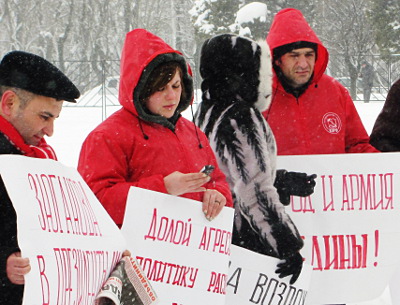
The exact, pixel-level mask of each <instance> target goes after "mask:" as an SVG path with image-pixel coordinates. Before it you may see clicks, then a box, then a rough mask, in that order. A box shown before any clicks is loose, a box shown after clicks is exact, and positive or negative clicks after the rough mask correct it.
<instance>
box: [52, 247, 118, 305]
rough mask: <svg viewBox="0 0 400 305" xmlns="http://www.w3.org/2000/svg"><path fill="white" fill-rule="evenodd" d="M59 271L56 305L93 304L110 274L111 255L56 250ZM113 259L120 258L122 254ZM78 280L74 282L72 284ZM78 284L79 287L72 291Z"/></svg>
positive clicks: (102, 252)
mask: <svg viewBox="0 0 400 305" xmlns="http://www.w3.org/2000/svg"><path fill="white" fill-rule="evenodd" d="M54 255H55V258H56V262H57V270H58V295H57V302H56V304H57V305H70V304H73V303H74V302H75V301H73V300H79V304H93V303H94V299H95V297H96V295H97V292H98V291H99V289H100V287H101V285H102V284H103V283H104V282H105V281H106V276H107V274H108V272H109V270H108V269H109V266H110V265H109V259H108V258H109V253H108V252H107V251H89V250H86V251H85V250H81V249H70V248H54ZM113 256H116V257H119V258H120V257H121V253H120V252H113ZM73 279H75V282H74V281H73ZM73 283H75V285H76V286H74V287H72V284H73Z"/></svg>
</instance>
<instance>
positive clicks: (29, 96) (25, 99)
mask: <svg viewBox="0 0 400 305" xmlns="http://www.w3.org/2000/svg"><path fill="white" fill-rule="evenodd" d="M7 90H10V91H12V92H14V93H15V94H16V95H17V96H18V98H19V100H20V106H19V107H20V108H21V109H24V108H25V107H26V106H27V105H28V103H29V102H30V101H31V100H33V98H34V97H35V95H36V94H34V93H32V92H29V91H26V90H24V89H20V88H15V87H9V86H2V85H0V99H1V98H2V97H3V94H4V92H6V91H7Z"/></svg>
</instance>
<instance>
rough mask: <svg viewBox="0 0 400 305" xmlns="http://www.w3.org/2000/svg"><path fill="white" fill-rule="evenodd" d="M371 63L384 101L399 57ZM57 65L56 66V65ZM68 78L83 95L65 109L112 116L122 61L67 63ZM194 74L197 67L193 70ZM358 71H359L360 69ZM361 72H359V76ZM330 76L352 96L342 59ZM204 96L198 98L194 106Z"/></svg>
mask: <svg viewBox="0 0 400 305" xmlns="http://www.w3.org/2000/svg"><path fill="white" fill-rule="evenodd" d="M361 57H362V58H363V60H365V61H368V62H369V63H370V64H371V65H372V66H373V67H374V71H375V77H374V85H373V88H372V92H371V99H370V100H371V101H384V100H385V99H386V95H387V92H388V90H389V89H390V87H391V85H392V84H393V83H394V82H395V81H396V80H397V79H399V78H400V55H392V56H390V57H388V58H385V59H382V57H380V56H370V55H369V56H361ZM56 64H57V63H56ZM64 65H65V67H66V74H67V75H68V77H70V78H71V80H72V81H73V82H74V83H75V84H76V85H77V86H78V88H79V89H80V91H81V93H82V95H81V97H80V98H79V101H78V103H77V104H72V103H65V107H102V109H103V111H102V113H103V114H102V117H103V119H104V118H106V117H107V113H112V112H113V111H112V110H113V109H115V107H120V104H119V102H118V84H119V60H110V61H98V62H93V61H71V62H66V63H65V64H64ZM192 68H193V70H194V67H192ZM358 68H359V67H358ZM359 72H360V71H357V73H358V74H359ZM327 73H328V74H330V75H332V76H333V77H334V78H336V79H338V80H339V81H340V82H341V83H342V84H343V85H344V86H345V87H346V88H347V89H348V90H349V92H352V81H351V77H350V72H349V71H348V68H347V67H346V65H345V60H344V58H343V56H338V55H336V56H332V55H331V56H330V63H329V67H328V71H327ZM353 86H355V88H353V89H355V90H354V92H355V93H356V94H353V99H354V100H355V101H363V88H362V79H361V77H358V78H357V80H356V81H355V82H354V81H353ZM195 88H198V89H199V88H200V80H198V79H195ZM200 96H201V95H199V94H196V95H195V101H194V102H195V103H198V102H199V101H198V99H199V97H200Z"/></svg>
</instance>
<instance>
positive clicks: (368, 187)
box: [342, 173, 394, 211]
mask: <svg viewBox="0 0 400 305" xmlns="http://www.w3.org/2000/svg"><path fill="white" fill-rule="evenodd" d="M342 181H343V182H342V183H343V191H342V198H343V200H342V211H344V210H355V209H358V210H393V209H394V207H393V173H386V174H367V175H363V174H358V175H356V174H350V175H343V176H342Z"/></svg>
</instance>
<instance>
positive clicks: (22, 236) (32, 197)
mask: <svg viewBox="0 0 400 305" xmlns="http://www.w3.org/2000/svg"><path fill="white" fill-rule="evenodd" d="M0 158H1V159H0V174H1V177H2V179H3V181H4V183H5V185H6V188H7V192H8V194H9V196H10V199H11V200H12V203H13V206H14V208H15V210H16V212H17V218H18V220H17V223H18V243H19V247H20V249H21V253H22V256H23V257H28V258H29V260H30V264H31V268H32V269H31V271H30V272H29V273H28V274H27V275H26V276H25V290H24V301H23V304H26V305H28V304H47V305H53V304H54V305H64V304H65V305H67V304H93V303H94V300H95V297H96V295H97V293H98V292H99V291H100V287H101V285H102V284H103V283H104V282H105V281H106V279H107V278H108V276H109V274H110V272H111V270H112V269H113V268H114V266H115V265H116V264H117V263H118V262H119V261H120V259H121V254H122V252H123V251H124V250H125V249H126V242H125V240H124V238H123V236H122V234H121V232H120V230H119V229H118V227H117V226H116V225H115V224H114V222H113V221H112V219H111V218H110V217H109V215H108V214H107V212H106V211H105V210H104V208H103V207H102V206H101V204H100V203H99V202H98V200H97V199H96V197H95V196H94V194H93V193H92V192H91V190H90V189H89V188H88V186H87V185H86V183H85V182H84V181H83V179H82V178H81V176H80V175H79V173H78V172H77V171H76V170H75V169H73V168H70V167H65V166H64V165H62V164H61V163H59V162H56V161H54V160H45V159H36V158H29V157H25V156H19V155H1V156H0Z"/></svg>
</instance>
